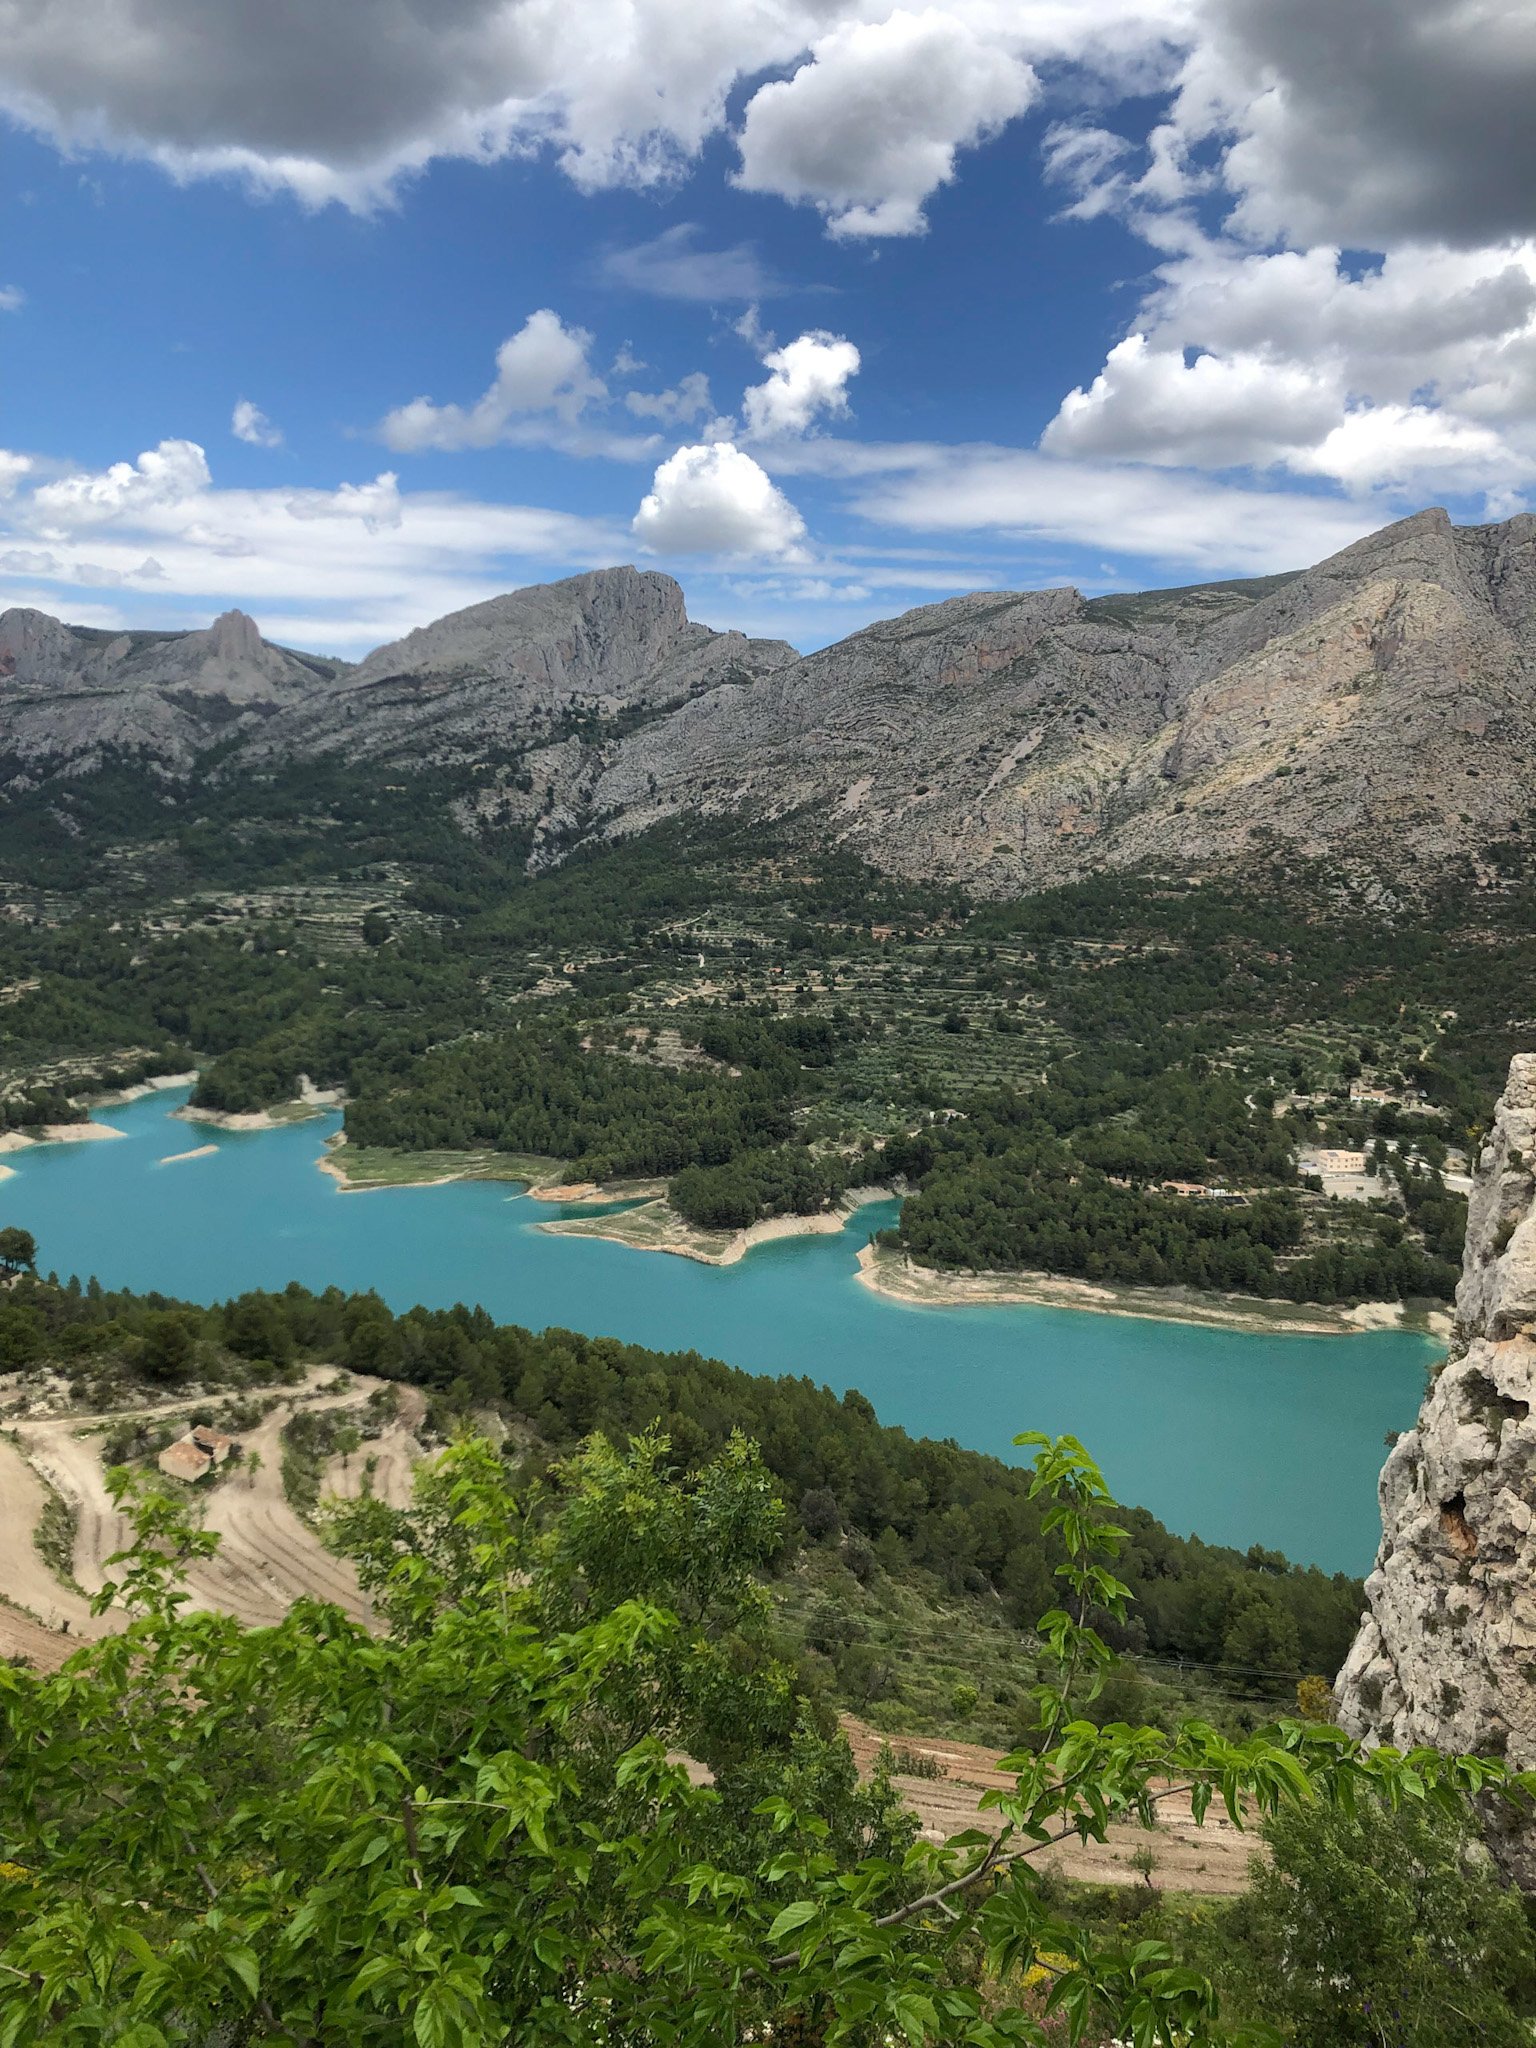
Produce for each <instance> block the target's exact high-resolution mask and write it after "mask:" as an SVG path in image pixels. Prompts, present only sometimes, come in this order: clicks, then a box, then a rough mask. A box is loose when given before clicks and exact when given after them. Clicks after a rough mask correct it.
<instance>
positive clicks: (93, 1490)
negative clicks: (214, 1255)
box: [0, 1370, 422, 1635]
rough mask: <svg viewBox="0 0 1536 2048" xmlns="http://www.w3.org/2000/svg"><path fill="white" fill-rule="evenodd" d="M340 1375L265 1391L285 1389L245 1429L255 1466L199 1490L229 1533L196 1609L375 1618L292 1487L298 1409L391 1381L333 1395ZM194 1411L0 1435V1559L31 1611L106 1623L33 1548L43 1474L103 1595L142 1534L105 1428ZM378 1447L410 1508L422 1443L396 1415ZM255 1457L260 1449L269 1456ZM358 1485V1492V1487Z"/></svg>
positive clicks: (83, 1571)
mask: <svg viewBox="0 0 1536 2048" xmlns="http://www.w3.org/2000/svg"><path fill="white" fill-rule="evenodd" d="M333 1378H334V1375H332V1374H331V1373H329V1372H326V1371H322V1370H316V1371H314V1372H311V1373H310V1375H309V1376H308V1379H307V1380H306V1381H305V1383H304V1384H303V1385H302V1386H301V1387H299V1388H297V1389H293V1390H288V1389H266V1390H265V1391H266V1392H268V1393H272V1392H281V1393H282V1395H283V1399H282V1400H281V1401H280V1402H279V1403H278V1405H277V1406H276V1407H275V1408H273V1410H272V1411H271V1413H270V1414H269V1415H268V1416H267V1417H266V1418H265V1420H264V1421H262V1422H261V1423H260V1424H259V1425H258V1426H257V1427H256V1428H255V1429H252V1430H248V1431H246V1432H245V1433H244V1435H243V1437H242V1442H243V1444H244V1448H245V1452H246V1462H245V1465H244V1467H243V1468H242V1469H237V1470H235V1471H232V1472H230V1473H229V1474H228V1475H227V1476H226V1477H224V1478H222V1479H221V1480H220V1481H219V1482H218V1484H216V1485H214V1486H212V1487H210V1488H209V1490H208V1492H207V1493H206V1495H200V1496H199V1498H200V1499H201V1501H202V1504H203V1506H204V1513H205V1526H206V1527H207V1528H209V1529H211V1530H213V1531H215V1532H216V1533H217V1534H218V1536H219V1538H220V1543H219V1549H218V1552H217V1554H216V1555H215V1556H214V1557H213V1558H212V1559H211V1560H209V1561H208V1562H207V1563H206V1564H201V1565H198V1566H195V1567H194V1568H193V1569H192V1571H191V1572H190V1573H189V1574H188V1580H187V1584H188V1590H189V1591H190V1593H191V1595H192V1600H193V1604H194V1605H196V1606H199V1607H208V1608H215V1609H219V1610H221V1611H223V1612H225V1613H229V1614H233V1615H235V1616H236V1617H237V1618H238V1619H239V1620H241V1621H243V1622H245V1623H247V1624H248V1625H254V1626H263V1625H266V1624H269V1623H272V1622H275V1621H278V1620H280V1619H281V1618H282V1616H283V1615H284V1614H285V1613H286V1612H287V1611H288V1609H289V1607H291V1606H292V1604H293V1602H294V1601H295V1600H299V1599H317V1600H328V1601H334V1602H335V1603H336V1604H337V1605H338V1606H340V1607H342V1608H343V1609H344V1610H345V1611H346V1612H347V1613H348V1614H350V1615H352V1616H353V1617H354V1618H355V1619H362V1618H364V1602H363V1598H362V1595H361V1593H360V1591H359V1589H358V1584H357V1578H356V1575H355V1573H354V1572H353V1570H352V1567H351V1566H350V1565H349V1564H347V1563H346V1562H345V1561H344V1560H342V1559H340V1558H337V1557H334V1556H333V1555H332V1554H331V1553H330V1551H328V1550H327V1549H326V1548H325V1546H324V1545H323V1544H322V1543H321V1542H320V1540H319V1538H318V1537H317V1536H316V1535H315V1534H314V1532H313V1531H312V1530H311V1529H309V1528H308V1527H306V1525H305V1524H304V1523H303V1522H302V1521H301V1520H300V1519H299V1517H298V1516H297V1515H296V1514H295V1513H294V1511H293V1509H292V1508H291V1507H290V1506H289V1504H288V1502H287V1500H286V1498H285V1497H284V1493H283V1479H282V1465H283V1447H282V1432H283V1429H284V1428H285V1426H286V1425H287V1423H288V1422H289V1421H290V1420H291V1418H292V1417H293V1415H294V1413H295V1412H296V1410H297V1409H298V1408H299V1407H304V1408H310V1409H316V1408H319V1409H336V1408H343V1409H345V1408H360V1407H362V1406H363V1404H364V1403H365V1402H366V1401H367V1400H368V1397H369V1396H370V1395H371V1394H372V1393H373V1392H374V1391H375V1390H376V1388H377V1387H378V1386H379V1384H380V1382H378V1381H376V1380H372V1379H366V1378H354V1379H353V1380H352V1381H351V1382H350V1383H349V1384H348V1386H347V1387H346V1389H345V1390H344V1391H342V1392H340V1393H324V1392H322V1391H321V1389H322V1387H324V1386H326V1385H327V1384H329V1383H330V1382H331V1380H332V1379H333ZM253 1391H255V1392H258V1393H259V1392H261V1391H263V1390H259V1389H257V1390H253ZM187 1407H188V1403H187V1401H186V1399H185V1397H183V1398H181V1399H180V1400H177V1401H166V1402H160V1403H155V1404H151V1405H149V1406H145V1407H141V1408H137V1409H133V1410H120V1411H117V1412H115V1413H114V1414H112V1415H108V1416H91V1415H67V1416H56V1417H48V1418H34V1419H32V1420H28V1421H24V1422H19V1423H17V1424H16V1425H15V1434H16V1438H17V1440H18V1441H19V1443H20V1445H21V1450H20V1451H18V1450H17V1449H16V1448H15V1447H14V1446H13V1445H12V1444H11V1443H8V1442H6V1441H4V1440H3V1439H0V1560H3V1562H4V1568H5V1572H6V1584H7V1589H8V1593H9V1597H10V1599H11V1600H12V1601H13V1602H15V1603H16V1604H17V1605H18V1606H21V1607H25V1608H27V1609H29V1610H30V1611H31V1613H32V1615H33V1616H34V1617H35V1618H36V1620H37V1621H39V1622H41V1623H43V1624H44V1625H45V1628H46V1629H61V1628H62V1625H63V1623H64V1622H65V1621H68V1622H69V1624H70V1634H71V1635H74V1634H78V1633H99V1632H100V1630H101V1628H102V1627H103V1626H105V1625H106V1624H104V1623H101V1622H98V1623H94V1624H93V1623H92V1622H91V1620H90V1616H89V1606H88V1601H87V1600H86V1599H85V1598H82V1597H81V1595H80V1594H77V1593H71V1592H70V1591H69V1590H68V1589H67V1588H66V1587H65V1586H63V1585H62V1584H61V1583H60V1582H59V1581H58V1580H57V1579H55V1577H54V1576H53V1574H52V1573H51V1572H50V1571H49V1569H48V1566H47V1564H46V1563H45V1562H44V1560H43V1559H42V1558H41V1557H40V1556H39V1555H38V1553H37V1550H36V1548H35V1546H34V1544H33V1541H32V1532H33V1530H34V1529H35V1528H36V1526H37V1521H38V1517H39V1515H40V1514H41V1512H42V1508H43V1505H44V1502H45V1500H46V1497H47V1496H46V1492H45V1488H44V1486H43V1484H42V1479H43V1478H45V1479H46V1480H47V1482H48V1484H49V1485H51V1486H52V1487H53V1488H54V1489H55V1490H56V1491H57V1492H58V1493H59V1494H61V1495H62V1496H63V1498H64V1499H65V1500H66V1501H67V1502H68V1503H69V1504H70V1506H71V1507H72V1508H73V1509H74V1512H75V1516H76V1535H75V1553H74V1576H75V1579H76V1581H77V1582H78V1584H79V1586H80V1587H81V1588H83V1589H84V1592H85V1594H87V1595H89V1594H91V1593H95V1592H97V1591H99V1590H100V1588H101V1586H102V1584H103V1582H104V1580H105V1578H106V1577H107V1560H108V1559H109V1558H110V1557H111V1556H113V1555H114V1553H116V1552H117V1551H120V1550H122V1549H124V1548H126V1546H127V1544H128V1542H129V1540H130V1537H131V1530H130V1527H129V1524H128V1521H127V1518H126V1517H125V1516H124V1515H122V1514H121V1513H120V1512H119V1511H118V1509H117V1508H116V1507H115V1506H114V1504H113V1502H112V1500H111V1498H110V1497H109V1495H108V1493H107V1490H106V1484H105V1473H104V1470H103V1466H102V1461H101V1433H100V1432H101V1429H102V1427H104V1426H106V1425H107V1424H109V1423H112V1422H117V1421H121V1420H124V1419H125V1418H126V1417H128V1416H130V1415H134V1416H138V1415H142V1416H146V1417H153V1416H157V1415H166V1414H179V1413H184V1412H185V1411H186V1409H187ZM375 1449H376V1451H377V1455H378V1457H379V1470H378V1474H377V1477H376V1482H375V1483H376V1491H377V1492H378V1494H379V1496H380V1497H381V1498H385V1499H388V1500H390V1501H391V1503H392V1504H394V1505H401V1504H403V1503H404V1502H405V1501H406V1500H407V1499H408V1498H409V1493H410V1475H411V1472H412V1470H413V1468H414V1465H415V1463H416V1462H417V1461H419V1459H420V1457H421V1455H422V1451H421V1446H420V1444H419V1443H418V1442H417V1440H416V1439H415V1437H414V1436H413V1435H411V1434H410V1432H409V1431H408V1430H407V1429H406V1428H404V1427H403V1425H401V1424H399V1423H395V1424H391V1425H390V1426H389V1428H388V1429H387V1430H386V1431H385V1433H384V1435H383V1437H382V1438H381V1439H380V1440H379V1442H378V1444H377V1446H374V1445H371V1444H370V1446H369V1451H370V1453H372V1452H374V1451H375ZM252 1453H258V1454H259V1459H260V1462H259V1464H257V1462H256V1459H255V1458H253V1457H252V1455H251V1454H252ZM334 1462H336V1463H337V1464H338V1465H339V1462H340V1461H339V1460H338V1461H334ZM350 1463H351V1467H352V1475H353V1478H354V1479H355V1481H356V1482H357V1484H360V1482H361V1477H362V1472H363V1469H364V1458H363V1456H362V1455H361V1454H354V1455H353V1457H352V1459H351V1461H350ZM253 1467H254V1469H253ZM40 1474H41V1475H42V1478H40V1477H39V1475H40ZM338 1476H340V1477H341V1478H342V1479H343V1485H342V1486H341V1487H339V1488H338V1489H336V1490H338V1491H340V1492H343V1493H345V1492H346V1491H348V1490H349V1489H348V1487H347V1485H346V1483H345V1481H346V1475H344V1474H340V1475H338ZM205 1484H206V1482H205ZM350 1490H351V1491H353V1492H355V1491H356V1490H357V1485H354V1486H353V1487H351V1489H350Z"/></svg>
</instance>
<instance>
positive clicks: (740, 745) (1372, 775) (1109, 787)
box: [535, 511, 1536, 893]
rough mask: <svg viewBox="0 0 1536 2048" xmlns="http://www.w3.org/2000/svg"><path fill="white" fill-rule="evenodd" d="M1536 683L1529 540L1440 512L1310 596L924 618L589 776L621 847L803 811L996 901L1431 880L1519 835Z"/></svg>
mask: <svg viewBox="0 0 1536 2048" xmlns="http://www.w3.org/2000/svg"><path fill="white" fill-rule="evenodd" d="M1533 684H1536V519H1533V518H1532V517H1530V516H1529V515H1522V516H1521V517H1519V518H1517V519H1512V520H1509V521H1507V522H1505V523H1504V524H1503V525H1501V526H1495V527H1484V528H1472V529H1456V528H1454V527H1452V525H1451V523H1450V520H1449V518H1448V517H1447V515H1446V514H1445V513H1444V512H1440V511H1432V512H1425V513H1420V514H1418V515H1417V516H1416V517H1414V518H1412V519H1408V520H1404V521H1402V522H1400V523H1399V524H1398V525H1396V526H1392V527H1388V528H1386V529H1385V530H1384V531H1383V532H1381V533H1378V534H1374V535H1372V536H1370V537H1369V538H1368V539H1367V540H1364V541H1361V542H1359V543H1358V544H1357V545H1356V546H1354V547H1352V548H1348V549H1346V550H1345V551H1344V552H1343V553H1342V554H1339V555H1336V556H1334V557H1333V558H1332V559H1331V560H1330V561H1327V562H1324V563H1322V564H1321V565H1320V566H1319V567H1317V568H1315V569H1312V570H1309V571H1306V572H1305V573H1303V574H1300V575H1297V576H1293V577H1280V578H1267V579H1259V580H1257V581H1254V582H1250V583H1245V584H1244V583H1239V584H1226V585H1210V586H1205V587H1203V588H1196V589H1192V590H1187V591H1165V592H1153V593H1149V594H1146V595H1143V596H1125V597H1111V598H1101V599H1093V600H1085V599H1084V598H1082V597H1081V596H1079V594H1078V593H1077V592H1076V591H1072V590H1057V591H1047V592H1043V593H1039V594H1034V595H1029V596H1022V597H1008V596H998V595H988V596H975V597H966V598H957V599H953V600H951V601H950V602H948V603H946V604H938V605H930V606H926V607H924V608H923V609H921V610H919V611H915V612H909V613H908V614H906V616H905V617H903V618H899V619H895V620H892V621H889V622H887V623H885V624H881V625H877V626H872V627H870V628H868V629H867V630H866V631H865V632H862V633H856V634H854V635H853V637H852V638H851V639H848V640H845V641H843V642H841V643H840V644H839V645H837V646H835V647H830V648H827V649H825V650H824V651H823V652H821V653H819V654H815V655H811V656H809V657H808V658H807V659H806V660H804V661H802V662H799V663H797V664H795V665H794V666H792V667H788V668H784V669H781V670H778V671H776V672H775V673H774V675H773V676H772V677H771V678H770V679H769V681H768V682H767V683H766V684H765V685H759V686H758V687H756V688H754V689H752V690H750V691H745V690H740V689H733V688H730V687H723V688H721V689H719V690H716V691H714V692H712V693H709V694H706V695H704V696H702V697H700V698H698V699H697V700H696V701H695V702H693V703H691V704H689V705H688V706H687V707H686V708H685V709H684V710H682V711H680V712H678V713H677V714H675V715H674V716H673V717H671V718H668V719H666V720H664V721H658V722H655V723H652V724H650V725H647V726H646V727H644V728H643V729H641V730H640V731H638V732H635V733H632V734H630V735H629V736H628V737H627V738H626V739H625V740H624V741H623V742H622V744H620V745H618V746H615V747H611V748H609V749H607V750H606V751H605V752H604V753H603V755H602V757H601V758H600V759H599V760H598V761H596V762H593V761H591V760H588V761H586V762H584V764H583V767H582V775H583V777H584V780H585V784H586V787H587V788H588V789H589V790H590V795H589V797H588V798H587V805H588V808H589V809H590V812H591V814H592V818H593V822H594V825H595V826H597V827H599V828H600V829H604V830H607V831H609V832H622V831H631V830H634V829H636V828H637V827H641V826H643V825H645V824H647V823H649V822H650V821H652V820H653V819H655V818H657V817H660V816H664V815H667V814H668V813H671V812H674V811H679V810H698V809H703V810H705V811H716V812H721V813H725V812H737V811H746V812H747V813H749V814H759V815H762V816H764V817H768V818H774V817H778V818H785V817H789V816H791V815H792V814H794V815H798V816H800V817H802V818H803V819H804V820H805V821H806V823H805V827H804V829H805V830H806V831H807V832H815V833H817V834H825V833H830V834H831V835H833V836H834V837H836V838H837V839H839V840H841V841H843V842H845V843H847V844H849V845H850V846H852V847H854V848H856V849H857V850H858V851H860V852H861V853H863V854H865V855H866V856H867V857H868V858H869V859H871V860H872V861H874V862H875V863H876V864H877V865H879V866H882V867H885V868H887V869H890V870H894V871H896V872H899V873H907V874H911V875H914V876H917V875H921V876H929V875H938V876H942V877H944V878H946V879H953V880H956V881H960V882H963V883H965V884H967V885H968V886H969V887H971V888H973V889H979V890H982V891H985V892H991V893H1010V892H1013V891H1017V890H1019V889H1021V888H1034V887H1039V886H1041V885H1042V884H1048V883H1053V882H1059V881H1065V880H1070V879H1073V878H1075V877H1077V876H1079V875H1082V874H1084V873H1087V872H1090V871H1092V870H1094V869H1096V868H1101V867H1105V866H1128V865H1134V864H1138V863H1141V862H1144V861H1148V860H1151V861H1156V862H1158V863H1159V864H1168V863H1181V864H1187V865H1190V866H1192V867H1193V866H1203V867H1209V866H1212V865H1216V864H1220V865H1222V866H1228V865H1230V864H1231V863H1233V862H1241V861H1243V860H1244V859H1249V858H1253V857H1255V856H1257V855H1260V854H1262V853H1263V852H1264V851H1265V850H1266V849H1268V848H1269V847H1271V846H1273V845H1276V844H1278V845H1281V846H1288V847H1290V848H1292V849H1294V850H1296V851H1298V852H1300V853H1302V854H1305V855H1314V856H1315V855H1322V854H1327V855H1328V856H1329V857H1330V858H1334V859H1339V858H1344V859H1349V860H1353V861H1357V862H1359V863H1360V864H1362V865H1363V866H1365V867H1366V868H1368V869H1375V870H1376V871H1378V872H1386V873H1390V874H1393V875H1400V874H1402V873H1403V871H1404V870H1405V869H1406V870H1407V871H1409V873H1412V872H1414V871H1416V870H1417V871H1423V872H1425V873H1433V872H1434V871H1436V870H1437V869H1440V868H1442V867H1443V865H1444V863H1445V861H1446V859H1447V857H1448V856H1450V855H1452V854H1454V853H1457V852H1463V851H1465V850H1466V849H1467V848H1468V846H1469V845H1471V846H1474V847H1475V846H1477V845H1479V844H1484V843H1487V842H1488V841H1489V840H1492V839H1497V838H1500V837H1504V836H1507V835H1508V834H1510V832H1511V831H1512V830H1514V829H1518V824H1519V821H1521V820H1523V818H1524V817H1525V815H1526V812H1527V810H1528V808H1529V803H1530V797H1529V784H1530V779H1531V775H1532V770H1533V768H1536V688H1533ZM594 769H595V771H596V772H594ZM539 779H540V778H539V777H538V776H536V777H535V780H536V781H537V780H539ZM568 808H576V806H574V805H568Z"/></svg>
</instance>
